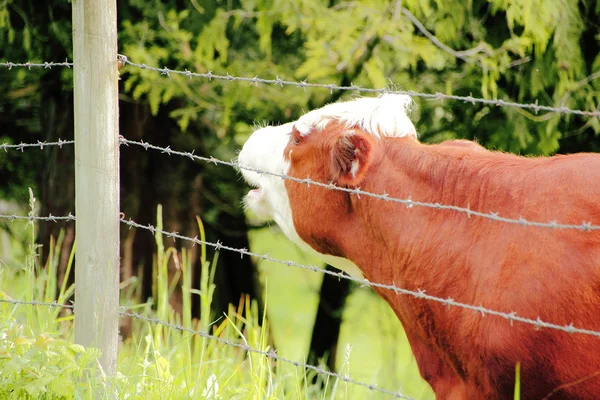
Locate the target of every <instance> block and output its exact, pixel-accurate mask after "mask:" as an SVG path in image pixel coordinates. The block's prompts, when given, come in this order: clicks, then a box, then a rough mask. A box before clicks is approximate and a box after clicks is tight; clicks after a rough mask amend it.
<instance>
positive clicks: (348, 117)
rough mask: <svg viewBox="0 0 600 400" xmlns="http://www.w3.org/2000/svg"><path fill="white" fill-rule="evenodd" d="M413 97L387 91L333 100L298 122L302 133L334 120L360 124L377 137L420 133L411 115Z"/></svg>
mask: <svg viewBox="0 0 600 400" xmlns="http://www.w3.org/2000/svg"><path fill="white" fill-rule="evenodd" d="M412 104H413V100H412V98H411V97H410V96H408V95H403V94H383V95H381V96H379V97H360V98H358V99H355V100H349V101H345V102H337V103H331V104H328V105H326V106H324V107H321V108H318V109H316V110H313V111H311V112H308V113H306V114H304V115H303V116H302V117H300V119H298V121H297V122H296V124H295V127H296V129H297V130H298V132H300V134H301V135H302V136H306V135H308V134H310V133H311V132H312V131H313V130H317V131H320V130H322V129H324V128H325V127H326V126H327V124H328V123H329V122H330V121H337V122H340V123H344V124H345V125H346V127H348V128H351V127H358V128H360V129H362V130H363V131H365V132H367V133H369V134H371V135H373V136H375V137H377V138H382V137H405V136H414V137H415V138H416V137H417V131H416V129H415V126H414V125H413V123H412V121H411V120H410V118H409V117H408V114H409V112H410V109H411V106H412Z"/></svg>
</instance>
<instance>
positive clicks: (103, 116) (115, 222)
mask: <svg viewBox="0 0 600 400" xmlns="http://www.w3.org/2000/svg"><path fill="white" fill-rule="evenodd" d="M73 63H74V65H73V69H74V82H73V84H74V97H75V214H76V217H77V220H76V224H75V230H76V234H75V239H76V246H77V249H76V251H77V253H76V262H75V342H76V343H78V344H81V345H84V346H93V347H98V348H100V349H101V351H102V356H101V358H100V365H101V366H102V369H103V370H104V373H105V374H106V375H107V376H113V375H114V374H115V372H116V368H117V345H118V326H119V325H118V324H119V315H118V307H119V132H118V129H119V126H118V119H119V108H118V97H117V96H118V86H117V83H118V73H117V3H116V0H94V1H85V0H73Z"/></svg>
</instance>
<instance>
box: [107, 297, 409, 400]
mask: <svg viewBox="0 0 600 400" xmlns="http://www.w3.org/2000/svg"><path fill="white" fill-rule="evenodd" d="M119 314H120V315H121V316H123V317H131V318H135V319H138V320H143V321H146V322H149V323H152V324H156V325H162V326H165V327H168V328H171V329H176V330H179V331H183V332H188V333H191V334H193V335H198V336H200V337H203V338H207V339H211V340H215V341H217V342H220V343H223V344H225V345H228V346H232V347H237V348H240V349H242V350H244V351H247V352H251V353H255V354H261V355H263V356H266V357H269V358H272V359H274V360H278V361H281V362H285V363H288V364H292V365H294V366H295V367H301V368H306V369H311V370H313V371H315V372H317V373H318V374H321V375H327V376H330V377H333V378H337V379H341V380H342V381H344V382H347V383H351V384H354V385H358V386H363V387H365V388H367V389H369V390H371V391H376V392H380V393H384V394H388V395H390V396H394V397H396V398H400V399H405V400H414V399H412V398H411V397H408V396H405V395H403V394H402V393H400V392H393V391H391V390H386V389H382V388H379V387H377V386H376V385H373V384H369V383H364V382H360V381H356V380H354V379H351V378H349V377H348V376H346V375H341V374H338V373H335V372H332V371H328V370H326V369H323V368H320V367H317V366H315V365H311V364H306V363H303V362H299V361H295V360H292V359H290V358H286V357H282V356H279V355H278V354H277V353H276V352H275V351H274V350H271V351H264V350H259V349H255V348H254V347H251V346H248V345H247V344H243V343H236V342H233V341H231V340H227V339H223V338H220V337H217V336H213V335H211V334H209V333H206V332H202V331H199V330H195V329H191V328H186V327H185V326H183V325H178V324H172V323H169V322H165V321H162V320H160V319H158V318H152V317H146V316H144V315H141V314H138V313H136V312H128V311H125V309H124V308H122V309H121V310H120V311H119Z"/></svg>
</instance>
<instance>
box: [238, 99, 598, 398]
mask: <svg viewBox="0 0 600 400" xmlns="http://www.w3.org/2000/svg"><path fill="white" fill-rule="evenodd" d="M410 103H411V99H410V98H409V97H408V96H400V95H386V96H382V97H379V98H358V99H356V100H352V101H349V102H340V103H334V104H330V105H328V106H325V107H323V108H321V109H317V110H314V111H311V112H309V113H307V114H305V115H303V116H302V117H301V118H300V119H299V120H298V121H296V122H295V123H289V124H286V125H282V126H278V127H265V128H261V129H259V130H257V131H256V132H254V133H253V135H252V136H251V137H250V138H249V139H248V141H247V142H246V144H245V145H244V147H243V149H242V151H241V152H240V154H239V162H240V163H241V164H242V165H244V166H248V167H252V168H258V169H262V170H266V171H269V172H272V173H276V174H288V175H290V176H292V177H296V178H307V177H310V178H311V179H312V180H315V181H318V182H322V183H329V182H333V183H335V184H336V185H337V186H342V187H348V188H360V189H361V190H364V191H368V192H372V193H379V194H382V193H387V194H388V195H389V196H391V197H396V198H411V199H412V200H414V201H422V202H431V203H441V204H450V205H456V206H460V207H465V208H470V209H471V210H477V211H480V212H485V213H488V212H496V213H498V214H499V215H500V216H503V217H507V218H513V219H519V218H525V219H526V220H529V221H542V222H550V221H555V220H556V221H557V222H559V223H568V224H581V223H583V222H586V221H590V222H596V223H598V222H600V203H599V202H598V199H600V185H599V183H600V156H598V155H596V154H573V155H558V156H553V157H520V156H516V155H513V154H506V153H501V152H492V151H488V150H486V149H484V148H483V147H481V146H479V145H477V144H475V143H472V142H468V141H458V142H456V141H451V142H445V143H442V144H437V145H427V144H423V143H420V142H419V141H418V140H417V135H416V131H415V128H414V126H413V124H412V123H411V121H410V119H409V118H408V116H407V110H408V107H409V105H410ZM242 174H243V176H244V177H245V179H246V180H247V181H248V182H249V183H250V184H251V185H253V186H255V187H256V189H254V190H252V191H251V192H250V193H249V194H248V196H246V199H245V201H246V204H247V206H248V207H249V208H250V209H252V210H254V211H255V212H257V214H259V215H260V216H261V217H262V218H264V219H273V220H274V221H275V222H276V223H277V224H278V225H279V226H280V227H281V228H282V230H283V232H284V233H285V234H286V235H287V236H288V237H289V238H290V239H291V240H292V241H294V242H295V243H297V244H299V245H300V246H302V247H303V248H305V249H308V250H311V251H316V252H318V253H319V254H320V255H321V256H322V257H323V258H324V260H325V261H327V262H329V263H331V264H332V265H334V266H337V267H338V268H340V269H343V270H345V271H347V272H348V273H349V274H351V275H352V276H356V277H361V276H364V277H366V278H367V279H369V280H370V281H372V282H379V283H383V284H390V285H391V284H394V285H396V286H398V287H401V288H405V289H410V290H419V289H422V290H426V292H427V294H429V295H433V296H437V297H441V298H452V299H454V300H456V301H458V302H462V303H468V304H473V305H478V306H479V305H481V306H484V307H486V308H488V309H493V310H498V311H503V312H516V313H517V315H519V316H522V317H527V318H532V319H536V318H538V317H539V318H540V319H541V320H543V321H547V322H552V323H555V324H560V325H568V324H571V323H572V324H574V325H575V326H576V327H581V328H587V329H592V330H600V231H598V230H592V231H583V230H578V229H551V228H548V227H532V226H523V225H519V224H512V223H506V222H501V221H494V220H491V219H488V218H482V217H474V216H469V215H467V214H465V213H460V212H458V211H453V210H435V209H431V208H426V207H417V206H413V207H406V206H405V205H403V204H398V203H394V202H390V201H384V200H381V199H377V198H373V197H369V196H365V195H361V196H357V195H356V194H350V193H347V192H342V191H339V190H329V189H327V188H324V187H318V186H315V185H307V184H303V183H299V182H296V181H293V180H289V179H286V180H283V179H281V178H278V177H275V176H272V175H264V174H258V173H256V172H251V171H247V170H243V169H242ZM375 290H376V291H377V292H378V293H379V294H380V295H381V296H382V297H383V298H384V299H385V300H386V301H387V302H388V303H389V304H390V306H391V307H392V309H393V310H394V311H395V313H396V315H397V316H398V318H399V319H400V321H401V322H402V324H403V326H404V329H405V331H406V335H407V337H408V340H409V342H410V345H411V348H412V351H413V353H414V355H415V358H416V361H417V363H418V366H419V370H420V373H421V375H422V376H423V378H424V379H425V380H427V382H429V384H430V385H431V387H432V388H433V390H434V392H435V393H436V397H437V399H440V400H442V399H492V400H493V399H508V398H512V394H513V391H514V381H515V379H514V377H515V367H516V364H517V363H520V364H521V395H522V398H524V399H542V398H544V397H546V396H548V395H551V396H550V398H551V399H593V398H600V338H598V337H594V336H590V335H584V334H578V333H576V334H570V333H566V332H563V331H559V330H554V329H547V328H546V329H536V327H535V326H532V325H528V324H523V323H518V322H515V323H514V324H513V323H511V322H510V321H508V320H506V319H503V318H499V317H497V316H485V317H483V316H482V315H481V314H480V313H476V312H474V311H472V310H465V309H463V308H458V307H452V306H444V305H442V304H440V303H438V302H433V301H430V300H423V299H417V298H413V297H410V296H404V295H402V294H396V293H395V292H394V291H390V290H385V289H379V288H375Z"/></svg>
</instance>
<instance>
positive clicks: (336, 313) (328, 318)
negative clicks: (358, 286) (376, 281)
mask: <svg viewBox="0 0 600 400" xmlns="http://www.w3.org/2000/svg"><path fill="white" fill-rule="evenodd" d="M326 269H327V270H328V271H337V270H335V269H334V268H333V267H331V266H330V265H327V267H326ZM349 292H350V281H349V280H347V279H339V278H336V277H335V276H331V275H328V274H325V275H324V276H323V283H322V284H321V290H320V292H319V307H318V310H317V317H316V319H315V325H314V328H313V333H312V339H311V342H310V353H309V357H308V360H309V361H308V362H309V364H313V365H317V364H318V362H319V360H320V359H322V358H323V357H327V367H328V368H329V369H330V370H331V371H334V370H335V356H336V350H337V345H338V339H339V335H340V327H341V325H342V312H343V310H344V304H345V303H346V298H347V296H348V293H349Z"/></svg>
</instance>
